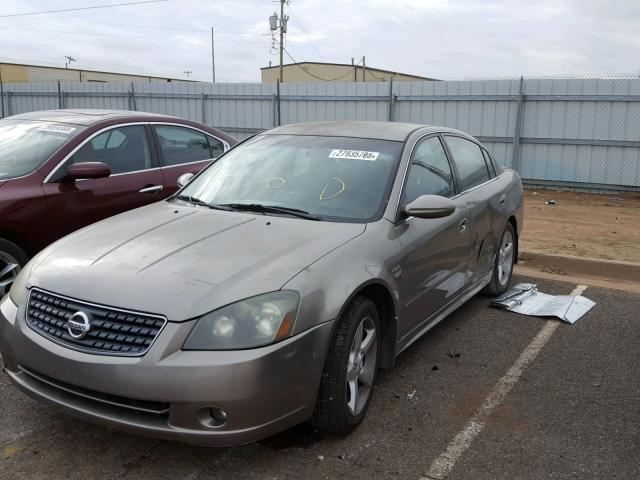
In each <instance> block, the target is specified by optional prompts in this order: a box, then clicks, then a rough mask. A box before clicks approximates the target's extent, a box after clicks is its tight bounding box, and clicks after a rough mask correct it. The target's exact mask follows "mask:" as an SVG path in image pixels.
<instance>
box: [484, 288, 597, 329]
mask: <svg viewBox="0 0 640 480" xmlns="http://www.w3.org/2000/svg"><path fill="white" fill-rule="evenodd" d="M490 305H491V306H493V307H497V308H502V309H504V310H509V311H510V312H516V313H521V314H523V315H533V316H536V317H558V318H559V319H560V320H563V321H565V322H567V323H571V324H574V323H575V322H576V321H578V320H579V319H580V318H581V317H582V316H583V315H584V314H585V313H587V312H588V311H589V310H591V309H592V308H593V306H594V305H595V302H592V301H591V300H589V299H588V298H586V297H583V296H582V295H575V296H574V295H547V294H546V293H541V292H539V291H538V289H537V286H536V285H535V284H533V283H520V284H518V285H516V286H515V287H513V288H511V289H510V290H507V291H506V292H505V293H503V294H502V295H500V296H498V297H496V298H495V299H493V300H491V302H490Z"/></svg>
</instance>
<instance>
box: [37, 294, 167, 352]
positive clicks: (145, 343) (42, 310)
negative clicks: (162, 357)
mask: <svg viewBox="0 0 640 480" xmlns="http://www.w3.org/2000/svg"><path fill="white" fill-rule="evenodd" d="M78 312H82V313H84V314H85V315H86V316H87V318H88V319H89V324H90V328H89V331H88V332H87V333H86V334H85V336H84V337H83V338H80V339H76V338H74V337H72V336H71V335H70V334H69V331H68V320H69V319H70V318H71V317H72V316H73V315H74V314H76V313H78ZM166 322H167V320H166V319H165V318H164V317H160V316H157V315H149V314H145V313H139V312H130V311H126V310H120V309H117V308H112V307H105V306H101V305H94V304H91V303H87V302H83V301H80V300H74V299H71V298H67V297H63V296H61V295H56V294H53V293H49V292H44V291H42V290H37V289H35V288H34V289H31V292H30V293H29V303H28V308H27V324H28V325H29V326H30V327H31V328H32V329H33V330H35V331H36V332H37V333H39V334H40V335H42V336H44V337H47V338H49V339H50V340H52V341H54V342H56V343H59V344H61V345H65V346H67V347H70V348H74V349H76V350H82V351H84V352H88V353H96V354H102V355H123V356H139V355H144V354H145V353H146V352H147V350H149V348H150V347H151V344H152V343H153V341H154V340H155V338H156V337H157V336H158V334H159V333H160V330H162V327H164V325H165V324H166Z"/></svg>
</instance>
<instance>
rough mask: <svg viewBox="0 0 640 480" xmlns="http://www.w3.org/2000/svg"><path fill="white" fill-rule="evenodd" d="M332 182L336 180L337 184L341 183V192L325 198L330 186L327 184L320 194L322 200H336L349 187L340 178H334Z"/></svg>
mask: <svg viewBox="0 0 640 480" xmlns="http://www.w3.org/2000/svg"><path fill="white" fill-rule="evenodd" d="M331 180H335V181H337V182H340V184H341V188H340V191H339V192H338V193H334V194H333V195H330V196H328V197H325V196H324V194H325V192H326V191H327V187H328V186H329V184H328V183H327V184H326V185H325V186H324V188H323V189H322V192H320V200H329V199H330V198H336V197H337V196H338V195H340V194H341V193H342V192H344V191H345V190H346V189H347V185H346V184H345V183H344V182H343V181H342V180H340V179H339V178H336V177H333V178H332V179H331Z"/></svg>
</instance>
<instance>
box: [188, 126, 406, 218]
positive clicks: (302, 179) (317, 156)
mask: <svg viewBox="0 0 640 480" xmlns="http://www.w3.org/2000/svg"><path fill="white" fill-rule="evenodd" d="M401 151H402V143H401V142H393V141H386V140H373V139H365V138H350V137H321V136H304V135H268V134H267V135H260V136H258V137H256V138H253V139H251V140H249V141H248V142H246V143H244V144H243V145H241V146H239V147H237V148H235V149H233V150H231V151H230V152H229V153H227V154H225V155H223V156H222V157H220V159H219V160H217V161H216V162H215V163H214V164H213V165H211V166H210V167H209V168H207V169H206V170H205V171H204V172H203V173H202V174H201V175H199V176H198V177H196V178H195V179H194V180H193V181H192V182H191V183H190V184H188V185H187V187H185V188H184V189H183V190H182V191H181V192H180V198H182V199H187V200H197V201H198V203H200V204H204V203H206V204H209V205H210V206H212V207H214V206H218V207H222V206H226V207H230V208H232V209H238V210H252V209H253V210H255V211H261V212H262V213H284V214H286V212H284V211H282V212H275V209H271V210H270V211H268V210H267V209H265V208H264V207H265V206H267V207H278V208H279V209H281V210H285V209H292V211H293V209H295V210H297V213H298V214H300V212H302V213H303V214H309V218H311V216H313V217H315V219H320V220H326V221H340V222H367V221H372V220H374V219H375V218H376V217H380V216H381V215H382V210H383V209H384V207H385V205H386V200H387V198H388V192H389V189H390V186H391V181H392V178H393V177H394V176H395V172H396V166H397V163H398V160H399V158H400V153H401ZM251 206H253V208H252V207H251ZM243 207H244V208H243ZM260 207H262V208H260ZM292 214H293V213H292ZM298 216H300V215H298Z"/></svg>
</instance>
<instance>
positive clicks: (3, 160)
mask: <svg viewBox="0 0 640 480" xmlns="http://www.w3.org/2000/svg"><path fill="white" fill-rule="evenodd" d="M79 128H81V127H79V126H77V125H69V124H64V123H52V122H41V121H24V120H2V121H0V180H5V179H7V178H15V177H20V176H22V175H26V174H27V173H30V172H32V171H33V170H35V169H36V168H38V167H39V166H40V165H42V164H43V163H44V162H45V161H46V160H47V159H48V158H49V157H50V156H51V154H52V153H53V152H55V151H56V150H57V149H58V148H60V146H61V145H62V144H63V143H65V142H66V141H67V140H68V139H69V138H70V137H71V136H72V135H73V134H75V133H76V132H77V131H78V129H79Z"/></svg>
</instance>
